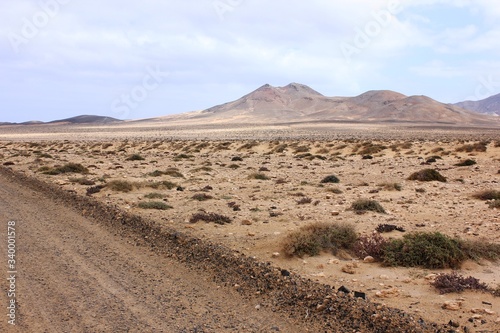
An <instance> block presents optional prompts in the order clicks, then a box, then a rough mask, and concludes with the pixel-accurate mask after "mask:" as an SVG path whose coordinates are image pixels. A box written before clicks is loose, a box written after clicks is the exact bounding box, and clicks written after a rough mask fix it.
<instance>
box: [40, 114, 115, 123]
mask: <svg viewBox="0 0 500 333" xmlns="http://www.w3.org/2000/svg"><path fill="white" fill-rule="evenodd" d="M121 121H122V120H119V119H116V118H112V117H103V116H91V115H82V116H76V117H71V118H66V119H60V120H54V121H50V122H48V123H47V124H58V123H65V124H108V123H116V122H121Z"/></svg>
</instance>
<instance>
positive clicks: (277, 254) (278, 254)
mask: <svg viewBox="0 0 500 333" xmlns="http://www.w3.org/2000/svg"><path fill="white" fill-rule="evenodd" d="M279 256H280V253H279V252H274V253H273V255H272V257H273V258H278V257H279Z"/></svg>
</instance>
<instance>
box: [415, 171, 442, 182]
mask: <svg viewBox="0 0 500 333" xmlns="http://www.w3.org/2000/svg"><path fill="white" fill-rule="evenodd" d="M408 180H418V181H421V182H432V181H438V182H443V183H445V182H446V178H445V177H444V176H442V175H441V174H440V173H439V172H438V171H436V170H434V169H424V170H420V171H417V172H415V173H413V174H411V175H410V177H408Z"/></svg>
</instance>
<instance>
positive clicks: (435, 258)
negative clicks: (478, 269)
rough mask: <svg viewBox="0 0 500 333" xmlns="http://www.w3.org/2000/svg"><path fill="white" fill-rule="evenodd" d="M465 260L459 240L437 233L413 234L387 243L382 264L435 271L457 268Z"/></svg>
mask: <svg viewBox="0 0 500 333" xmlns="http://www.w3.org/2000/svg"><path fill="white" fill-rule="evenodd" d="M466 259H467V256H466V254H465V253H464V251H462V249H461V241H460V240H458V239H455V238H451V237H449V236H446V235H443V234H441V233H439V232H434V233H425V232H414V233H410V234H406V235H404V236H403V238H402V239H393V240H391V241H390V242H388V243H387V245H386V246H385V248H384V259H383V262H384V264H385V265H387V266H404V267H417V266H420V267H424V268H429V269H437V268H458V267H460V265H461V264H462V262H463V261H464V260H466Z"/></svg>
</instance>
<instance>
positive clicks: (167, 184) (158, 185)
mask: <svg viewBox="0 0 500 333" xmlns="http://www.w3.org/2000/svg"><path fill="white" fill-rule="evenodd" d="M146 186H147V187H151V188H152V189H155V190H158V189H162V188H166V189H168V190H171V189H173V188H176V187H177V184H175V183H172V182H171V181H168V180H163V181H160V182H154V183H147V184H146Z"/></svg>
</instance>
